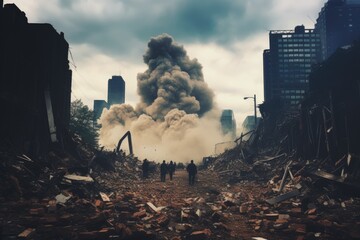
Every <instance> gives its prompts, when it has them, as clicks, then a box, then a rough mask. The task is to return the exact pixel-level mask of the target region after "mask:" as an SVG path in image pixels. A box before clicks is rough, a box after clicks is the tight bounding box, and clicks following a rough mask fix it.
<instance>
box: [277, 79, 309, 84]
mask: <svg viewBox="0 0 360 240" xmlns="http://www.w3.org/2000/svg"><path fill="white" fill-rule="evenodd" d="M283 82H284V83H308V82H309V80H307V79H293V78H290V79H289V78H285V79H284V80H283Z"/></svg>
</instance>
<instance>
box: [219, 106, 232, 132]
mask: <svg viewBox="0 0 360 240" xmlns="http://www.w3.org/2000/svg"><path fill="white" fill-rule="evenodd" d="M220 122H221V129H222V132H223V134H230V135H231V137H232V138H235V137H236V120H235V117H234V113H233V110H231V109H225V110H223V111H222V113H221V117H220Z"/></svg>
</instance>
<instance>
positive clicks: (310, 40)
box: [263, 25, 320, 108]
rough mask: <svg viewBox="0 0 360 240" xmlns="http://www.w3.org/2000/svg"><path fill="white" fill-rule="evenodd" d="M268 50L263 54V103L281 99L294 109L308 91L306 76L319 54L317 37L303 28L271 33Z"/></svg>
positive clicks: (317, 35) (312, 30)
mask: <svg viewBox="0 0 360 240" xmlns="http://www.w3.org/2000/svg"><path fill="white" fill-rule="evenodd" d="M269 42H270V49H266V50H265V51H264V53H263V67H264V95H265V96H264V97H265V101H270V100H272V99H282V101H283V102H284V105H285V106H287V107H290V108H291V107H295V106H296V105H297V104H298V103H299V102H300V100H301V99H303V98H304V96H305V94H306V93H307V91H308V89H309V80H308V76H309V73H310V72H311V66H312V64H314V63H316V62H317V59H318V58H319V54H320V38H319V34H317V33H315V31H314V29H305V27H304V26H303V25H301V26H297V27H295V29H294V30H272V31H270V33H269Z"/></svg>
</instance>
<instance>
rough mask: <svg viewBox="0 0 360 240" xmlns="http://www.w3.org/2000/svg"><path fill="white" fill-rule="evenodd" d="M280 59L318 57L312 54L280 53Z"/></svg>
mask: <svg viewBox="0 0 360 240" xmlns="http://www.w3.org/2000/svg"><path fill="white" fill-rule="evenodd" d="M279 57H316V55H315V54H314V53H313V54H310V53H305V54H304V53H290V54H287V53H286V54H280V53H279Z"/></svg>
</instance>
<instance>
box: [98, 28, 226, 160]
mask: <svg viewBox="0 0 360 240" xmlns="http://www.w3.org/2000/svg"><path fill="white" fill-rule="evenodd" d="M144 62H145V63H146V64H147V65H148V69H147V70H146V71H145V72H144V73H139V74H138V77H137V83H138V94H139V95H140V98H141V102H140V103H138V104H137V106H136V109H134V108H133V107H132V106H130V105H128V104H121V105H113V106H111V107H110V109H109V110H106V109H105V110H104V112H103V114H102V116H101V118H100V123H101V125H102V127H101V129H100V140H99V143H100V144H101V145H103V146H105V147H108V148H114V146H115V145H116V144H117V142H118V141H119V138H120V137H121V136H122V135H123V134H124V133H125V132H126V131H127V130H130V131H131V134H132V135H133V145H134V151H135V155H137V156H139V157H140V158H148V159H151V160H157V161H162V160H163V159H165V160H167V161H170V160H173V161H182V162H188V161H189V160H190V159H194V160H197V161H198V160H200V159H201V158H202V157H203V156H208V155H211V154H213V150H214V145H215V144H216V143H218V142H219V141H223V140H224V136H222V134H221V131H220V122H219V117H220V115H219V111H218V109H217V108H216V107H214V93H213V91H212V90H211V89H210V88H209V87H208V85H207V84H206V83H205V81H204V77H203V74H202V66H201V65H200V63H199V62H198V61H197V59H190V58H189V57H188V55H187V53H186V51H185V49H184V47H183V46H180V45H178V44H176V43H175V42H174V40H173V38H172V37H171V36H169V35H167V34H162V35H160V36H157V37H154V38H152V39H151V40H150V42H149V43H148V49H147V52H146V53H145V55H144Z"/></svg>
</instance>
